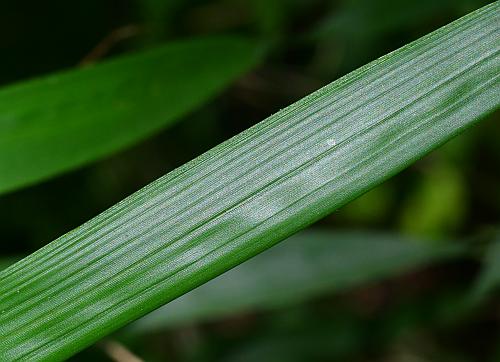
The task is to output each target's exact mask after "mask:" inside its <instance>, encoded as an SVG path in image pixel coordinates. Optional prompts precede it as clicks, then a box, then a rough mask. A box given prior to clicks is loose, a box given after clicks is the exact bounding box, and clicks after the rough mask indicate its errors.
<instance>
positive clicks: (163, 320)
mask: <svg viewBox="0 0 500 362" xmlns="http://www.w3.org/2000/svg"><path fill="white" fill-rule="evenodd" d="M464 252H465V249H464V248H463V247H462V246H460V244H456V243H454V244H446V243H445V244H442V245H432V244H431V243H429V242H427V241H423V240H414V239H412V238H408V237H402V236H396V235H390V234H383V233H377V232H366V231H365V232H361V231H344V232H331V231H326V230H325V231H321V230H317V231H305V232H301V233H299V234H297V235H294V236H292V237H290V238H289V239H287V240H286V241H285V242H283V243H280V244H278V245H276V246H275V247H273V248H271V249H269V250H266V251H265V252H263V253H262V254H260V255H257V256H256V257H255V258H253V259H251V260H249V261H248V262H246V263H243V264H241V265H238V266H237V267H236V268H234V269H232V270H229V271H227V272H226V273H224V274H222V275H221V276H219V277H217V278H215V279H213V280H211V281H209V282H208V283H206V284H204V285H202V286H200V287H198V288H196V289H194V290H192V291H190V292H189V293H187V294H185V295H183V296H181V297H179V298H177V299H176V300H174V301H172V302H170V303H168V304H166V305H165V306H163V307H161V308H159V309H157V310H155V311H153V312H152V313H150V314H148V315H146V316H144V317H142V318H141V319H139V320H138V321H136V322H134V323H132V324H130V325H129V326H128V327H127V328H126V330H125V332H127V333H132V334H134V333H141V332H151V331H155V330H159V329H163V328H169V327H176V326H179V325H183V324H191V323H197V322H198V323H199V322H203V321H209V320H213V319H216V318H220V317H225V316H230V315H235V314H237V313H241V312H245V311H255V310H267V309H272V308H277V307H280V306H283V305H290V304H294V303H299V302H302V301H305V300H308V299H311V298H314V297H317V296H320V295H323V294H325V293H335V292H339V291H343V290H346V289H350V288H353V287H356V286H359V285H361V284H366V283H370V282H376V281H379V280H382V279H384V278H388V277H391V276H396V275H401V273H405V272H409V271H411V270H414V269H416V268H421V267H425V266H427V265H429V264H432V263H435V262H438V261H441V260H444V259H448V258H456V257H460V256H462V255H463V254H464Z"/></svg>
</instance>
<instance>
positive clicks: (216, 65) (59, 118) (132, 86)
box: [0, 37, 260, 193]
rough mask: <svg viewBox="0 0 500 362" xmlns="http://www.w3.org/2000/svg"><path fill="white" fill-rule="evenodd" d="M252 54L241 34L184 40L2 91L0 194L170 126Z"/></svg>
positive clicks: (254, 53)
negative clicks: (238, 36) (232, 36)
mask: <svg viewBox="0 0 500 362" xmlns="http://www.w3.org/2000/svg"><path fill="white" fill-rule="evenodd" d="M221 54H224V56H223V57H221V56H220V55H221ZM259 54H260V51H259V50H258V48H257V47H256V45H255V44H253V43H252V42H250V41H248V40H245V39H241V38H231V37H213V38H200V39H195V40H185V41H179V42H173V43H170V44H167V45H165V46H162V47H160V48H157V49H153V50H148V51H143V52H139V53H137V54H133V55H126V56H122V57H120V58H117V59H114V60H111V61H107V62H104V63H102V64H98V65H96V66H92V67H88V68H84V69H79V70H71V71H67V72H64V73H60V74H56V75H51V76H48V77H45V78H41V79H36V80H32V81H28V82H24V83H20V84H16V85H12V86H9V87H7V88H4V89H1V90H0V193H4V192H7V191H11V190H14V189H17V188H20V187H23V186H26V185H29V184H33V183H35V182H38V181H41V180H44V179H47V178H48V177H51V176H54V175H57V174H58V173H61V172H64V171H68V170H71V169H74V168H76V167H78V166H81V165H84V164H86V163H89V162H91V161H94V160H97V159H99V158H102V157H104V156H106V155H109V154H110V153H113V152H116V151H118V150H120V149H122V148H124V147H126V146H130V145H131V144H133V143H135V142H138V141H140V140H142V139H144V138H145V137H147V136H149V135H151V134H152V133H154V132H155V131H158V130H159V129H160V128H162V127H165V126H168V125H171V124H173V123H174V122H175V121H177V120H179V118H181V117H182V116H184V115H185V114H186V113H188V112H190V111H192V110H193V109H194V108H196V107H198V106H200V105H201V104H202V103H203V102H206V101H207V100H208V99H209V98H211V97H213V96H214V95H215V94H216V93H217V92H219V91H221V89H223V88H224V87H225V86H227V85H228V84H229V83H230V82H231V81H233V80H234V79H236V78H237V77H238V76H240V75H241V74H242V73H243V72H245V71H247V70H248V69H249V68H250V67H252V66H253V65H255V64H256V62H257V59H258V58H259ZM201 59H202V60H201Z"/></svg>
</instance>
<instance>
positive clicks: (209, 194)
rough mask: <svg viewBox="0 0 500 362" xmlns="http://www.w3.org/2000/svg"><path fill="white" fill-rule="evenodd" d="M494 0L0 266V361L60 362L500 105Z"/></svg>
mask: <svg viewBox="0 0 500 362" xmlns="http://www.w3.org/2000/svg"><path fill="white" fill-rule="evenodd" d="M498 10H499V3H498V2H496V3H494V4H491V5H489V6H486V7H484V8H482V9H479V10H477V11H475V12H473V13H471V14H469V15H467V16H465V17H463V18H461V19H459V20H458V21H456V22H453V23H451V24H449V25H447V26H445V27H443V28H441V29H439V30H437V31H435V32H433V33H431V34H430V35H428V36H425V37H423V38H421V39H419V40H417V41H416V42H414V43H411V44H409V45H408V46H405V47H403V48H401V49H399V50H397V51H395V52H392V53H390V54H389V55H387V56H384V57H382V58H380V59H378V60H376V61H374V62H372V63H370V64H368V65H367V66H364V67H362V68H360V69H358V70H356V71H354V72H353V73H350V74H349V75H347V76H345V77H343V78H341V79H339V80H337V81H335V82H333V83H332V84H330V85H328V86H326V87H324V88H322V89H321V90H319V91H317V92H315V93H313V94H312V95H310V96H308V97H306V98H304V99H302V100H301V101H299V102H297V103H295V104H293V105H291V106H289V107H288V108H286V109H284V110H282V111H280V112H278V113H277V114H275V115H273V116H271V117H270V118H268V119H266V120H264V121H263V122H261V123H259V124H257V125H256V126H254V127H252V128H250V129H248V130H247V131H245V132H243V133H241V134H239V135H237V136H235V137H234V138H232V139H230V140H228V141H226V142H224V143H222V144H221V145H219V146H217V147H215V148H213V149H212V150H210V151H208V152H207V153H205V154H203V155H202V156H200V157H198V158H196V159H195V160H193V161H191V162H188V163H187V164H185V165H184V166H182V167H180V168H178V169H176V170H174V171H173V172H170V173H169V174H167V175H165V176H164V177H162V178H160V179H158V180H157V181H155V182H153V183H152V184H150V185H148V186H147V187H145V188H144V189H142V190H140V191H138V192H137V193H135V194H133V195H132V196H130V197H128V198H126V199H125V200H123V201H122V202H120V203H118V204H117V205H115V206H114V207H112V208H111V209H109V210H107V211H105V212H104V213H102V214H101V215H99V216H97V217H96V218H94V219H92V220H90V221H89V222H87V223H85V224H84V225H82V226H81V227H79V228H77V229H75V230H74V231H72V232H70V233H68V234H66V235H64V236H62V237H61V238H59V239H57V240H55V241H54V242H52V243H50V244H49V245H47V246H45V247H44V248H42V249H40V250H38V251H37V252H35V253H34V254H32V255H30V256H28V257H27V258H25V259H23V260H22V261H20V262H18V263H16V264H14V265H13V266H11V267H9V268H7V269H6V270H4V271H3V272H1V273H0V312H1V314H0V359H6V360H12V359H24V360H52V361H53V360H60V359H64V358H66V357H68V356H70V355H72V354H74V353H75V352H77V351H79V350H80V349H82V348H84V347H86V346H88V345H90V344H92V343H93V342H95V341H96V340H98V339H99V338H101V337H103V336H105V335H106V334H108V333H111V332H112V331H115V330H116V329H118V328H120V327H122V326H124V325H126V324H127V323H129V322H130V321H132V320H134V319H137V318H139V317H141V316H143V315H144V314H146V313H148V312H150V311H152V310H153V309H155V308H158V307H159V306H161V305H163V304H165V303H167V302H169V301H171V300H173V299H175V298H177V297H179V296H180V295H182V294H184V293H186V292H188V291H189V290H191V289H193V288H195V287H197V286H199V285H201V284H202V283H204V282H206V281H208V280H210V279H212V278H214V277H215V276H217V275H219V274H221V273H223V272H224V271H226V270H228V269H230V268H232V267H234V266H236V265H237V264H239V263H241V262H243V261H245V260H247V259H249V258H251V257H252V256H254V255H256V254H258V253H259V252H261V251H263V250H265V249H267V248H269V247H271V246H272V245H274V244H276V243H278V242H279V241H281V240H284V239H285V238H287V237H288V236H290V235H291V234H293V233H295V232H297V231H299V230H300V229H303V228H305V227H306V226H308V225H310V224H312V223H313V222H315V221H317V220H319V219H320V218H322V217H324V216H326V215H328V214H329V213H331V212H332V211H334V210H336V209H337V208H339V207H341V206H342V205H344V204H346V203H347V202H349V201H350V200H352V199H354V198H356V197H357V196H359V195H360V194H362V193H364V192H366V191H367V190H369V189H370V188H372V187H374V186H376V185H378V184H380V183H381V182H383V181H384V180H386V179H387V178H389V177H391V176H392V175H394V174H396V173H397V172H399V171H401V170H402V169H403V168H405V167H407V166H408V165H409V164H411V163H412V162H414V161H416V160H417V159H419V158H421V157H422V156H423V155H425V154H427V153H428V152H430V151H431V150H433V149H435V148H436V147H438V146H439V145H441V144H443V143H444V142H446V141H447V140H449V139H450V138H452V137H453V136H455V135H457V134H458V133H460V132H462V131H463V130H465V129H466V128H467V127H470V126H471V125H473V124H474V123H476V122H477V121H478V120H480V119H481V118H482V117H483V116H485V115H486V114H488V113H490V112H492V111H493V110H495V109H496V108H497V107H498V105H499V103H500V92H499V91H500V84H499V74H498V69H499V63H500V62H499V47H500V44H498V20H499V19H498V14H499V11H498Z"/></svg>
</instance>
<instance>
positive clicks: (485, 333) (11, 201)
mask: <svg viewBox="0 0 500 362" xmlns="http://www.w3.org/2000/svg"><path fill="white" fill-rule="evenodd" d="M487 3H488V1H480V0H454V1H452V0H442V1H437V0H408V1H404V0H400V1H396V0H380V1H369V0H366V1H355V0H329V1H327V0H276V1H272V0H267V1H266V0H254V1H251V0H248V1H243V0H232V1H230V0H227V1H224V0H221V1H204V0H184V1H180V0H171V1H159V0H147V1H139V0H134V1H133V0H128V1H118V0H113V1H111V0H86V1H62V0H57V1H46V2H42V1H33V0H32V1H23V0H18V1H10V2H5V1H4V2H2V3H0V55H1V63H0V64H1V65H2V66H1V67H0V85H8V84H11V83H13V82H16V81H22V80H25V79H29V78H31V77H36V76H39V75H43V74H47V73H50V72H54V71H58V70H61V69H65V68H73V67H77V66H79V65H80V64H81V63H82V62H83V61H84V60H85V59H88V56H89V54H92V53H91V51H92V49H94V48H95V47H96V46H97V45H98V44H100V43H101V44H102V42H103V41H104V42H105V44H107V45H108V46H107V47H106V49H105V52H104V53H103V54H102V55H100V56H98V57H94V56H92V55H91V58H92V59H93V60H97V61H98V60H99V59H100V58H106V57H111V56H115V55H119V54H121V53H125V52H130V51H136V50H139V49H141V48H147V47H154V46H155V44H159V43H164V42H168V41H169V40H172V39H179V38H186V37H194V36H198V35H203V34H216V33H224V34H227V33H236V34H244V35H248V36H251V37H255V38H260V39H262V40H263V41H265V42H267V43H269V44H270V51H269V53H268V55H267V57H266V58H265V60H264V62H263V63H262V64H261V65H260V66H258V67H257V68H256V69H254V70H253V71H252V72H250V73H249V74H246V75H245V76H244V77H242V78H241V79H239V80H238V81H237V82H236V83H234V84H233V85H232V86H231V87H230V88H229V89H227V90H226V91H225V92H224V93H223V94H222V95H220V96H218V97H217V98H216V99H214V100H213V101H211V102H210V103H208V104H206V105H205V106H204V107H202V108H201V109H198V110H196V111H195V112H193V113H191V114H190V115H189V116H188V117H186V119H185V120H184V121H183V122H180V123H178V124H177V125H176V126H174V127H172V128H170V129H168V130H166V131H163V132H160V133H158V134H157V135H156V136H154V137H152V138H150V139H148V140H147V141H145V142H142V143H141V144H138V145H136V146H134V147H133V148H131V149H128V150H125V151H123V152H120V153H118V154H116V155H113V156H112V157H108V158H107V159H105V160H102V161H99V162H97V163H94V164H92V165H91V166H87V167H85V168H83V169H80V170H77V171H74V172H71V173H68V174H65V175H63V176H59V177H57V178H54V179H52V180H50V181H47V182H44V183H42V184H39V185H37V186H33V187H30V188H27V189H23V190H21V191H17V192H14V193H11V194H8V195H3V196H0V220H1V223H0V231H1V232H0V235H1V239H2V243H0V252H1V254H2V255H4V256H12V257H17V256H22V255H26V254H28V253H30V252H32V251H34V250H36V249H38V248H39V247H41V246H43V245H44V244H46V243H48V242H50V241H51V240H53V239H55V238H57V237H58V236H60V235H62V234H63V233H65V232H67V231H69V230H71V229H72V228H74V227H76V226H78V225H79V224H81V223H82V222H84V221H87V220H88V219H90V218H91V217H93V216H95V215H96V214H97V213H99V212H101V211H103V210H105V209H106V208H108V207H109V206H111V205H113V204H114V203H116V202H118V201H119V200H121V199H122V198H124V197H125V196H127V195H129V194H131V193H132V192H134V191H136V190H137V189H139V188H141V187H142V186H144V185H146V184H148V183H149V182H151V181H153V180H155V179H156V178H158V177H160V176H161V175H163V174H165V173H166V172H168V171H169V170H172V169H173V168H175V167H176V166H179V165H181V164H183V163H184V162H186V161H188V160H190V159H192V158H193V157H195V156H197V155H199V154H200V153H202V152H203V151H205V150H207V149H209V148H211V147H213V146H215V145H216V144H218V143H220V142H221V141H223V140H225V139H227V138H229V137H230V136H232V135H235V134H237V133H238V132H240V131H242V130H244V129H246V128H248V127H249V126H251V125H253V124H255V123H257V122H258V121H261V120H263V119H264V118H266V117H267V116H269V115H270V114H272V113H274V112H276V111H277V110H279V109H280V108H283V107H284V106H286V105H288V104H290V103H292V102H294V101H296V100H298V99H300V98H301V97H303V96H305V95H307V94H308V93H310V92H312V91H314V90H316V89H318V88H319V87H321V86H323V85H325V84H327V83H329V82H331V81H333V80H335V79H337V78H338V77H340V76H342V75H344V74H346V73H348V72H349V71H351V70H354V69H356V68H357V67H359V66H361V65H363V64H365V63H367V62H369V61H370V60H374V59H376V58H377V57H379V56H381V55H383V54H385V53H387V52H389V51H391V50H394V49H397V48H398V47H400V46H402V45H404V44H406V43H408V42H410V41H412V40H415V39H417V38H419V37H420V36H422V35H424V34H426V33H428V32H430V31H432V30H435V29H437V28H438V27H440V26H442V25H444V24H446V23H448V22H450V21H452V20H455V19H457V18H458V17H460V16H463V15H465V14H466V13H468V12H470V11H472V10H475V9H477V8H479V7H481V6H483V5H485V4H487ZM127 29H128V30H130V31H129V34H128V35H126V36H124V37H123V38H122V39H118V38H119V36H118V35H117V34H120V33H125V32H126V31H125V30H127ZM113 34H114V35H113ZM106 39H108V40H106ZM221 56H223V55H221ZM499 134H500V127H499V122H498V113H497V114H494V115H492V116H490V117H489V118H488V119H485V120H484V121H483V122H482V123H481V124H480V125H479V126H477V127H475V128H474V129H472V130H470V131H468V132H467V133H465V134H463V135H461V136H460V137H458V138H456V139H454V140H453V141H451V142H449V143H448V144H447V145H445V146H444V147H442V148H441V149H439V150H438V151H436V152H433V153H432V154H431V155H429V156H427V157H425V158H424V159H423V160H421V161H419V162H418V163H416V164H415V165H413V166H412V167H410V168H409V169H407V170H406V171H404V172H402V173H401V174H400V175H398V176H397V177H395V178H393V179H392V180H390V181H388V182H386V183H384V184H383V185H381V186H379V187H378V188H376V189H374V190H373V191H371V192H369V193H368V194H366V195H364V196H362V197H361V198H359V199H358V200H356V201H354V202H352V203H351V204H349V205H348V206H346V207H344V208H342V209H341V210H339V211H338V212H336V213H335V214H333V215H331V216H329V217H327V218H326V219H324V220H322V221H321V222H320V223H319V224H320V225H321V226H323V227H326V228H334V229H347V228H349V229H371V230H373V229H380V230H390V231H393V232H397V233H402V234H411V235H415V236H422V237H426V238H431V239H435V240H436V242H437V243H438V242H440V240H442V239H464V238H467V237H473V236H475V235H478V234H479V235H480V234H481V233H484V232H488V230H490V229H491V228H492V227H494V226H495V225H496V224H497V223H498V221H499V220H498V216H499V215H500V187H499V185H500V175H499V171H498V170H499V166H500V142H499V141H500V139H499ZM478 270H479V262H478V260H476V259H474V258H470V259H462V260H459V261H453V262H448V263H443V264H439V265H436V266H432V267H429V268H427V269H425V270H419V271H416V272H414V273H411V274H407V275H402V276H400V277H397V278H393V279H391V280H387V281H384V282H381V283H376V284H372V285H368V286H364V287H360V288H356V289H355V290H351V291H349V292H346V293H344V294H342V295H338V294H335V295H326V296H324V297H322V298H319V299H316V300H313V301H311V302H309V303H303V304H300V305H296V306H293V307H290V308H286V309H283V310H278V311H274V312H268V313H257V312H248V313H246V314H244V315H237V316H233V317H231V318H226V319H224V320H221V321H217V322H214V323H204V324H201V325H194V326H187V327H185V328H179V329H177V330H173V331H167V332H164V333H155V334H152V335H147V336H144V337H141V338H137V339H135V340H127V341H125V342H124V343H126V344H127V345H128V346H129V347H130V348H131V349H132V350H133V351H134V352H135V353H136V354H138V355H140V356H143V357H145V358H146V359H147V360H154V361H166V360H174V361H197V360H203V361H204V360H208V361H220V360H228V361H232V360H242V361H243V360H251V361H252V360H262V359H263V358H264V357H265V358H268V360H269V361H275V360H283V361H285V360H299V361H306V360H320V361H330V360H332V361H333V360H340V361H342V360H354V361H357V360H359V361H368V360H369V361H373V360H375V361H409V362H410V361H493V360H494V358H495V356H500V353H499V351H498V346H497V345H496V344H498V340H499V338H500V335H499V332H498V328H499V319H500V309H499V307H498V305H497V303H495V301H492V302H491V303H489V304H488V305H485V306H484V308H483V309H481V310H480V311H477V312H476V313H474V314H473V315H471V316H470V318H468V319H466V320H464V321H462V322H461V323H457V324H453V325H451V326H450V325H447V326H446V327H442V326H441V325H440V323H439V313H440V312H439V310H440V309H446V301H447V298H450V297H449V295H450V293H448V292H449V291H452V290H455V289H457V288H458V289H460V288H462V287H464V286H466V285H468V283H469V284H470V282H471V280H473V279H474V277H475V276H476V275H477V273H478ZM497 302H498V301H497ZM401 325H403V326H404V327H405V328H403V329H402V328H401ZM401 330H404V333H400V331H401ZM396 331H397V332H396ZM107 358H108V357H107V356H105V354H104V352H102V349H100V348H99V346H96V347H92V348H90V349H89V350H87V351H84V352H82V353H81V354H80V355H78V356H76V357H75V360H91V359H102V360H107Z"/></svg>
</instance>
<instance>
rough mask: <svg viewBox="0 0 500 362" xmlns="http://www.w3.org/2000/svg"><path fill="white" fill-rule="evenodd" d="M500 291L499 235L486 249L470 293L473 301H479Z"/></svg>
mask: <svg viewBox="0 0 500 362" xmlns="http://www.w3.org/2000/svg"><path fill="white" fill-rule="evenodd" d="M498 290H500V233H498V235H497V236H496V238H495V240H493V241H492V242H491V244H490V245H489V246H488V248H487V249H486V252H485V254H484V267H483V271H482V272H481V274H480V276H479V279H478V281H477V283H476V286H475V288H474V289H473V292H472V299H473V300H474V301H481V300H484V299H485V298H487V297H489V296H490V295H491V294H493V293H494V292H495V291H498Z"/></svg>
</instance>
